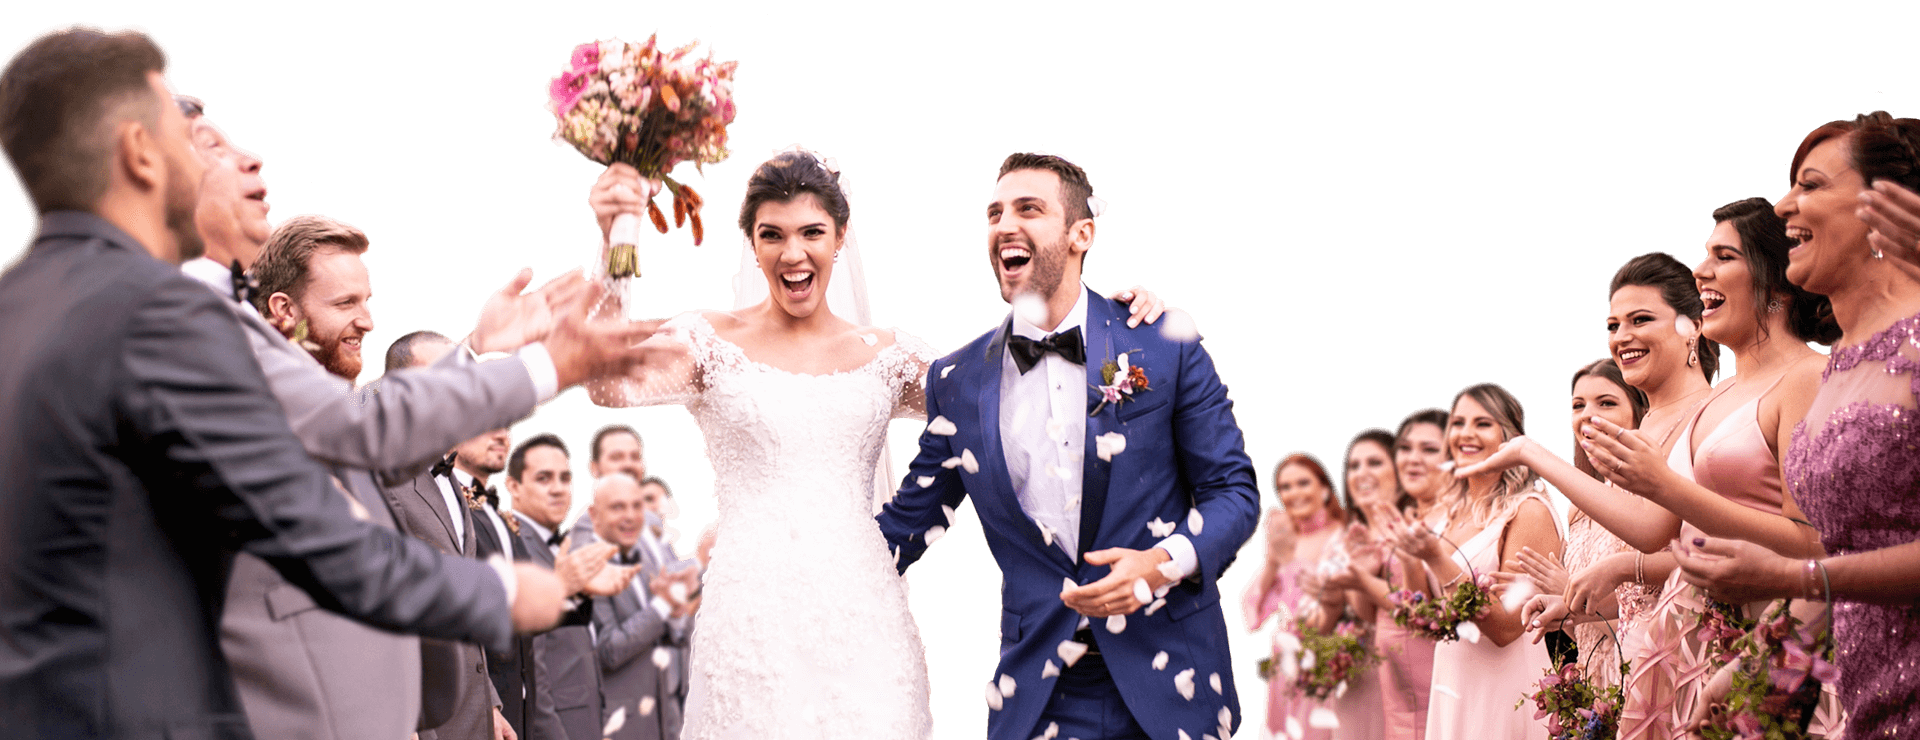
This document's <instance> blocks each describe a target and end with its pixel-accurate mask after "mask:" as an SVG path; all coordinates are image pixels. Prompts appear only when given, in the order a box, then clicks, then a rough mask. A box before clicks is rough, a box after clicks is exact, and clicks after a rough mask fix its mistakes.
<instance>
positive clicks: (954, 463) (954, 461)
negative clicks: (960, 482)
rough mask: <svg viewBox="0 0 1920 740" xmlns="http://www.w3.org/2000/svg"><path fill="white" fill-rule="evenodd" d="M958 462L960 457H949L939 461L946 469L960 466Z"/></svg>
mask: <svg viewBox="0 0 1920 740" xmlns="http://www.w3.org/2000/svg"><path fill="white" fill-rule="evenodd" d="M960 462H961V460H960V458H957V457H949V458H947V459H945V460H941V461H940V467H943V468H946V469H948V470H952V469H954V468H957V467H960Z"/></svg>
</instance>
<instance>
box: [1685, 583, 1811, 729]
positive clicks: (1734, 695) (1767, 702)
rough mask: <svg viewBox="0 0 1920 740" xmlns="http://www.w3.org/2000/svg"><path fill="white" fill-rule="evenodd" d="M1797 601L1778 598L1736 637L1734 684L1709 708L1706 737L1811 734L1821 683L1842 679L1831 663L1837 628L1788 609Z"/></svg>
mask: <svg viewBox="0 0 1920 740" xmlns="http://www.w3.org/2000/svg"><path fill="white" fill-rule="evenodd" d="M1792 603H1793V602H1792V601H1791V600H1783V601H1781V602H1779V603H1778V604H1776V605H1775V606H1774V608H1773V609H1772V610H1770V611H1768V612H1767V615H1766V616H1764V617H1762V618H1761V619H1760V620H1759V622H1758V624H1757V626H1756V627H1755V628H1754V629H1753V630H1752V631H1750V632H1748V633H1746V634H1744V635H1742V636H1741V637H1740V638H1739V639H1738V640H1735V641H1734V643H1733V652H1732V655H1731V657H1732V658H1733V659H1734V660H1736V661H1738V665H1737V666H1736V667H1735V669H1734V671H1733V686H1732V688H1731V689H1730V690H1729V691H1728V692H1727V696H1726V698H1725V699H1724V700H1722V701H1720V702H1718V703H1716V704H1715V705H1714V706H1713V707H1711V708H1710V709H1709V712H1708V717H1707V725H1706V727H1703V728H1701V732H1700V734H1701V735H1702V736H1703V737H1705V738H1707V740H1735V739H1736V738H1738V739H1739V740H1757V739H1759V738H1766V740H1794V739H1797V738H1805V737H1808V734H1807V727H1808V725H1809V724H1810V723H1811V722H1812V721H1813V713H1814V709H1815V707H1816V706H1817V705H1818V704H1819V703H1820V686H1821V682H1823V681H1824V682H1832V681H1837V680H1839V678H1840V669H1839V668H1838V667H1835V666H1834V664H1833V662H1832V661H1833V641H1832V639H1831V637H1832V632H1831V631H1830V630H1829V629H1816V627H1817V626H1818V625H1814V624H1803V623H1802V622H1801V621H1800V620H1799V619H1797V618H1795V617H1794V616H1793V612H1792V611H1790V610H1789V609H1788V606H1789V605H1790V604H1792ZM1828 621H1829V622H1831V619H1829V620H1828ZM1809 678H1811V679H1813V680H1811V681H1809V680H1808V679H1809Z"/></svg>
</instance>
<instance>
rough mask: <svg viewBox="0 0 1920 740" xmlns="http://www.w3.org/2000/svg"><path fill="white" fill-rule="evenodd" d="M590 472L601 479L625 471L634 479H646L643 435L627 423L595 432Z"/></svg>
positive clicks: (588, 463)
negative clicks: (609, 474)
mask: <svg viewBox="0 0 1920 740" xmlns="http://www.w3.org/2000/svg"><path fill="white" fill-rule="evenodd" d="M588 451H589V453H590V454H589V455H588V457H587V472H588V473H590V474H591V475H593V478H594V480H599V479H600V478H602V477H604V476H605V475H606V474H608V473H612V472H616V471H618V472H622V473H626V474H627V475H628V476H631V477H632V478H633V479H634V480H646V479H647V455H646V443H645V442H643V441H642V440H641V439H640V433H639V432H637V431H634V429H633V427H630V426H627V425H625V424H609V425H607V426H604V427H601V428H600V431H597V432H594V433H593V442H592V444H591V445H589V447H588Z"/></svg>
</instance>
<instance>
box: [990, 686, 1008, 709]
mask: <svg viewBox="0 0 1920 740" xmlns="http://www.w3.org/2000/svg"><path fill="white" fill-rule="evenodd" d="M1005 703H1006V697H1005V696H1003V695H1001V693H1000V687H999V686H998V685H997V684H995V683H994V682H992V681H988V682H987V708H988V709H991V710H993V711H996V712H998V711H1000V707H1001V706H1002V705H1004V704H1005Z"/></svg>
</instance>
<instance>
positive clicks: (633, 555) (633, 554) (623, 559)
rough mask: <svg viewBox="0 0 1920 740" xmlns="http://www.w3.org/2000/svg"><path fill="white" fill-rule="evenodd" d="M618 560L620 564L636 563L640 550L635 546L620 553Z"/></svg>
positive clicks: (638, 560)
mask: <svg viewBox="0 0 1920 740" xmlns="http://www.w3.org/2000/svg"><path fill="white" fill-rule="evenodd" d="M619 560H620V564H621V565H635V564H638V563H639V562H640V550H639V549H638V548H635V549H632V550H628V551H626V552H623V553H620V558H619Z"/></svg>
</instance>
